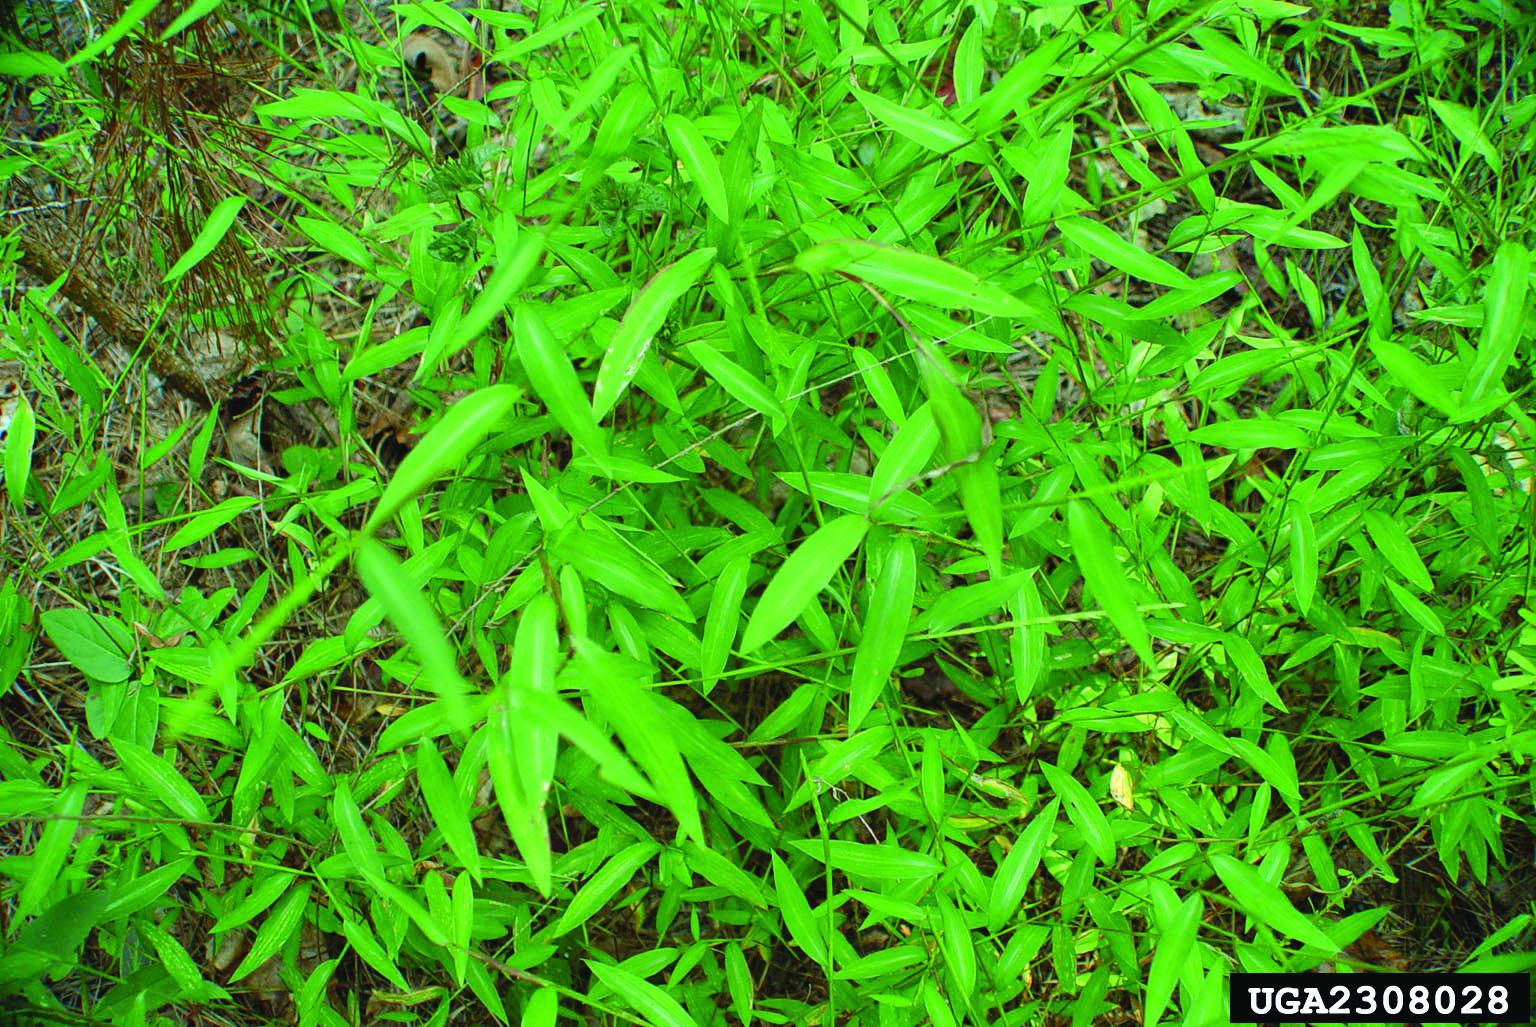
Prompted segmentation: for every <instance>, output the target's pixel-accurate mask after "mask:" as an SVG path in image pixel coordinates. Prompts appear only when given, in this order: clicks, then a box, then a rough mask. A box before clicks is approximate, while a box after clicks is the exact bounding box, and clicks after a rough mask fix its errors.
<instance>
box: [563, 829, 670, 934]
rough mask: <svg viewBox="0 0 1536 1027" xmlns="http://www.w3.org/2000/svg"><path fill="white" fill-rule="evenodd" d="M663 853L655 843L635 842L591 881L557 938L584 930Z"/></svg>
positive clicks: (569, 911) (566, 916) (568, 908)
mask: <svg viewBox="0 0 1536 1027" xmlns="http://www.w3.org/2000/svg"><path fill="white" fill-rule="evenodd" d="M660 851H661V846H660V845H657V844H656V843H655V842H635V843H633V844H631V845H630V846H628V847H627V848H625V849H622V850H621V851H619V852H617V853H615V854H614V855H613V857H612V858H610V859H609V860H608V862H606V863H604V864H603V865H602V867H600V868H599V869H598V871H597V873H595V874H593V875H592V876H591V877H590V878H588V880H587V882H586V883H585V884H583V885H582V886H581V890H580V891H578V892H577V893H576V895H575V896H574V897H573V898H572V899H571V902H570V904H569V905H568V906H566V907H565V912H564V913H562V914H561V915H560V919H559V920H558V921H557V922H556V923H555V929H554V937H559V936H560V935H562V934H565V933H566V932H568V931H571V930H574V929H575V928H577V927H580V926H581V925H582V924H584V923H586V922H587V921H588V920H590V919H591V918H592V917H593V916H595V915H597V913H598V912H599V911H601V910H602V908H603V907H604V906H606V905H607V904H608V900H609V899H612V898H613V897H614V896H615V895H617V894H618V893H619V889H620V888H623V887H624V886H625V885H626V884H628V883H629V882H630V881H631V880H633V879H634V876H635V874H636V873H637V872H638V871H639V870H640V868H641V867H643V866H645V864H647V863H649V862H650V861H651V859H652V857H654V856H655V855H656V853H658V852H660Z"/></svg>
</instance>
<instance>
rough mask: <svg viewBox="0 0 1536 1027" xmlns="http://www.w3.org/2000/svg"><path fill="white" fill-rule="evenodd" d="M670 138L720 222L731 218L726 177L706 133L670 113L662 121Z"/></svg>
mask: <svg viewBox="0 0 1536 1027" xmlns="http://www.w3.org/2000/svg"><path fill="white" fill-rule="evenodd" d="M662 127H663V128H665V129H666V132H667V139H668V141H669V142H671V144H672V152H673V153H675V154H676V155H677V160H678V163H680V164H682V166H683V170H684V171H686V172H688V177H689V178H690V179H692V180H693V184H694V186H695V187H696V188H697V189H698V190H699V195H700V196H701V197H703V199H704V205H705V206H707V207H708V208H709V210H710V213H712V214H714V215H715V217H717V218H719V219H720V220H721V221H729V220H730V217H731V209H730V202H729V199H728V197H727V195H726V191H725V177H724V176H723V175H721V173H720V162H719V161H718V160H716V159H715V155H714V153H713V152H712V151H711V150H710V148H709V143H708V142H706V141H705V139H704V136H703V134H702V133H701V132H700V131H699V129H698V126H696V125H695V124H694V123H693V122H692V121H689V120H688V119H687V118H686V117H684V116H683V115H681V114H668V115H667V116H666V118H665V119H664V120H663V121H662Z"/></svg>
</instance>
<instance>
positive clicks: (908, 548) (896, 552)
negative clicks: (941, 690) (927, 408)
mask: <svg viewBox="0 0 1536 1027" xmlns="http://www.w3.org/2000/svg"><path fill="white" fill-rule="evenodd" d="M914 420H915V418H914ZM916 590H917V554H916V552H915V550H914V549H913V546H912V539H911V538H910V537H908V536H906V535H898V536H896V538H895V539H894V541H893V542H892V543H891V545H890V547H889V549H888V550H887V551H886V554H885V563H884V566H882V567H881V568H880V578H879V580H878V581H871V582H870V583H869V593H868V594H869V600H868V601H869V608H868V613H866V615H865V618H864V637H863V638H862V639H861V640H860V642H859V648H858V651H857V652H856V653H855V654H854V658H853V672H852V675H851V677H850V678H849V683H848V688H849V692H848V733H849V734H850V735H852V734H853V733H854V732H855V731H857V730H858V728H859V725H860V724H862V723H863V722H864V718H865V716H866V715H868V713H869V711H870V709H871V708H872V707H873V706H874V704H875V700H876V699H878V698H879V697H880V692H881V691H882V690H883V689H884V688H885V686H886V683H887V682H888V681H890V678H891V674H892V673H893V672H894V671H895V669H896V661H897V660H898V659H899V658H900V657H901V647H902V645H903V644H905V642H906V640H907V628H908V625H909V624H910V622H911V619H912V599H913V596H914V595H915V593H916Z"/></svg>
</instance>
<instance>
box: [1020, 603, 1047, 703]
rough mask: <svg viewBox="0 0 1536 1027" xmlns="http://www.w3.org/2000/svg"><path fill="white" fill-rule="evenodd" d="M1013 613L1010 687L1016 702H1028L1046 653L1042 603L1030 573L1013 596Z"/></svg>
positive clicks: (1040, 676) (1037, 682)
mask: <svg viewBox="0 0 1536 1027" xmlns="http://www.w3.org/2000/svg"><path fill="white" fill-rule="evenodd" d="M1013 615H1014V617H1015V618H1016V619H1017V620H1018V622H1019V623H1018V626H1017V627H1015V628H1014V631H1013V638H1012V639H1011V641H1012V654H1013V689H1014V695H1015V696H1016V697H1017V698H1018V700H1019V702H1020V703H1027V702H1029V700H1030V698H1031V697H1032V696H1033V695H1034V694H1035V686H1037V685H1038V684H1039V683H1040V681H1041V680H1042V678H1043V676H1044V674H1045V668H1046V663H1047V661H1048V659H1049V655H1048V653H1047V651H1046V641H1045V604H1044V603H1043V602H1042V601H1041V599H1040V589H1039V588H1038V587H1037V586H1036V585H1035V578H1034V575H1033V574H1026V575H1025V576H1024V578H1023V580H1022V581H1021V582H1020V584H1019V592H1018V595H1016V596H1015V597H1014V599H1013Z"/></svg>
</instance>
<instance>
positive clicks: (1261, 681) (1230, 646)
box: [1222, 632, 1288, 713]
mask: <svg viewBox="0 0 1536 1027" xmlns="http://www.w3.org/2000/svg"><path fill="white" fill-rule="evenodd" d="M1222 648H1223V649H1224V650H1225V652H1226V654H1227V662H1228V663H1230V664H1231V665H1232V668H1233V670H1235V671H1236V672H1237V676H1238V677H1239V678H1240V679H1241V680H1242V682H1243V686H1244V687H1245V688H1247V689H1248V690H1249V691H1252V692H1255V693H1257V694H1258V696H1259V698H1261V699H1263V700H1264V701H1265V702H1266V703H1268V704H1269V705H1271V706H1273V707H1275V709H1277V710H1280V711H1281V712H1282V713H1284V712H1288V711H1287V710H1286V707H1285V703H1284V702H1283V701H1282V700H1281V699H1280V693H1279V692H1276V691H1275V686H1274V683H1273V682H1271V681H1270V680H1269V671H1268V669H1267V668H1265V666H1264V659H1263V658H1262V657H1261V656H1260V655H1259V652H1258V650H1257V649H1255V648H1254V646H1253V643H1252V642H1250V641H1248V639H1246V638H1244V637H1243V636H1242V635H1239V634H1237V633H1236V632H1228V633H1227V635H1226V636H1225V637H1224V638H1223V639H1222Z"/></svg>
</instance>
